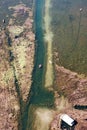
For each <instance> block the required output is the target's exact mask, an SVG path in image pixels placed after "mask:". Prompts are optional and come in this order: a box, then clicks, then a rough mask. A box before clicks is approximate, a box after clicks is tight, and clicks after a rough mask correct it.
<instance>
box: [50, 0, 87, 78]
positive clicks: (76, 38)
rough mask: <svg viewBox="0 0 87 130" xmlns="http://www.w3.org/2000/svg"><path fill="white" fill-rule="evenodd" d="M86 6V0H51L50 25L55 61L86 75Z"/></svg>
mask: <svg viewBox="0 0 87 130" xmlns="http://www.w3.org/2000/svg"><path fill="white" fill-rule="evenodd" d="M86 7H87V1H86V0H52V8H51V16H52V23H51V25H52V30H53V32H54V42H53V46H54V49H55V51H56V52H58V56H59V61H57V60H56V58H55V62H56V63H57V64H59V65H62V66H64V67H65V68H67V69H70V70H72V71H76V72H78V73H79V74H85V75H86V76H87V10H86ZM80 8H82V9H83V10H82V11H80Z"/></svg>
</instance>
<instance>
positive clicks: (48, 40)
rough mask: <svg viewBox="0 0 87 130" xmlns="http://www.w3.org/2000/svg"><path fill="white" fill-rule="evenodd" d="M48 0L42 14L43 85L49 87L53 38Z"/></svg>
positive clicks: (51, 70) (51, 78) (51, 74)
mask: <svg viewBox="0 0 87 130" xmlns="http://www.w3.org/2000/svg"><path fill="white" fill-rule="evenodd" d="M50 2H51V1H50V0H48V1H45V16H44V25H45V31H46V33H45V36H44V39H45V42H46V45H47V50H46V56H47V61H46V74H45V87H46V88H50V87H51V86H52V85H53V79H54V76H53V54H52V42H53V41H52V38H53V33H52V31H51V29H50V26H51V17H50V12H49V10H50V7H51V4H50Z"/></svg>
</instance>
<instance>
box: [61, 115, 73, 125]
mask: <svg viewBox="0 0 87 130" xmlns="http://www.w3.org/2000/svg"><path fill="white" fill-rule="evenodd" d="M60 119H61V120H62V121H64V122H65V123H66V124H68V125H69V126H71V127H72V126H73V125H75V120H73V119H72V118H71V117H69V116H68V115H67V114H62V115H61V116H60Z"/></svg>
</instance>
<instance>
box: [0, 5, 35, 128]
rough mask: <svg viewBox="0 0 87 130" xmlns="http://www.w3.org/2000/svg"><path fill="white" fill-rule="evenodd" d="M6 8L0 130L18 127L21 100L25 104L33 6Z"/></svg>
mask: <svg viewBox="0 0 87 130" xmlns="http://www.w3.org/2000/svg"><path fill="white" fill-rule="evenodd" d="M9 10H10V11H12V12H13V13H12V17H10V19H9V22H8V25H6V26H5V27H4V28H3V29H1V32H0V72H1V73H0V130H8V129H9V130H19V129H21V128H22V125H23V124H21V120H22V118H21V116H22V115H21V114H23V108H22V107H24V106H22V104H23V103H25V104H26V102H27V99H28V95H29V91H30V87H31V84H32V71H33V66H34V64H33V62H34V48H35V45H34V42H35V35H34V33H33V10H32V9H31V8H29V7H27V6H26V5H25V4H23V3H21V4H19V5H16V6H13V7H9Z"/></svg>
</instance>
